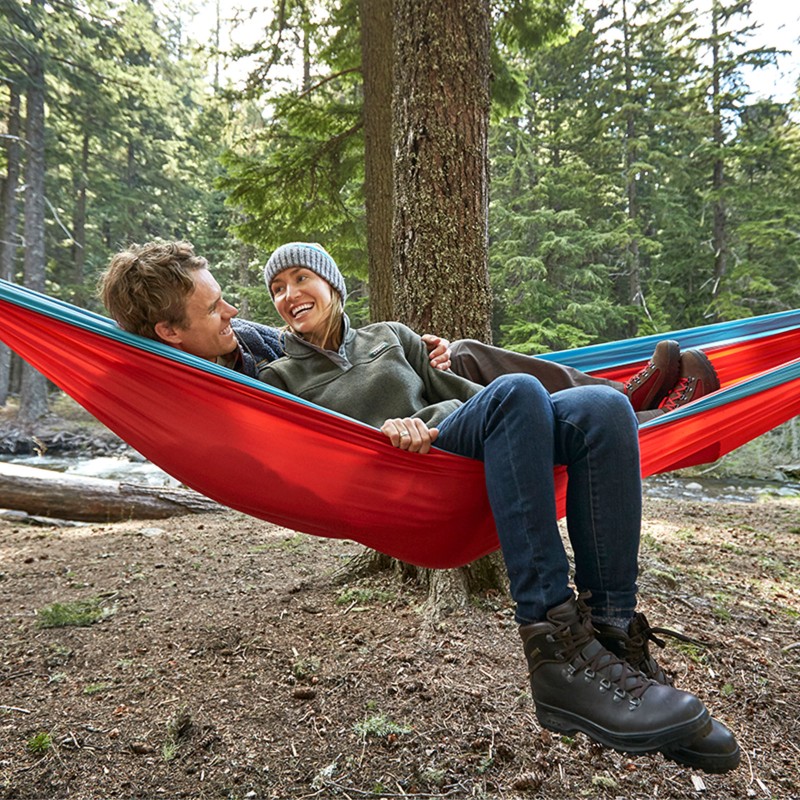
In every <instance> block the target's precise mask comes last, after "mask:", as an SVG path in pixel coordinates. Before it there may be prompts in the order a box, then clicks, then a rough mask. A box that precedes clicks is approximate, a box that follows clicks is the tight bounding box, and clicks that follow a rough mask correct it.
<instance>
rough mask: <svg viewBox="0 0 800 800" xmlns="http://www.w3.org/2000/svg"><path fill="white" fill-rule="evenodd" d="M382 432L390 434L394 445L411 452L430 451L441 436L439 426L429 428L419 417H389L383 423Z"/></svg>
mask: <svg viewBox="0 0 800 800" xmlns="http://www.w3.org/2000/svg"><path fill="white" fill-rule="evenodd" d="M381 433H383V434H384V436H388V437H389V440H390V441H391V443H392V447H397V448H399V449H400V450H407V451H408V452H409V453H428V452H430V449H431V446H432V445H433V443H434V442H435V441H436V438H437V437H438V436H439V429H438V428H429V427H427V426H426V425H425V423H424V422H423V421H422V420H421V419H419V418H418V417H406V418H405V419H387V420H386V422H384V423H383V425H381Z"/></svg>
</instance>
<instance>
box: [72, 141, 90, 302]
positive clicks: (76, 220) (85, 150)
mask: <svg viewBox="0 0 800 800" xmlns="http://www.w3.org/2000/svg"><path fill="white" fill-rule="evenodd" d="M90 140H91V134H90V133H89V131H88V130H85V131H84V132H83V142H82V144H81V161H80V166H79V167H78V175H77V179H76V180H75V211H74V213H73V215H72V282H73V283H74V284H75V287H76V297H75V300H76V302H77V303H78V304H79V305H82V304H83V301H84V300H85V297H84V294H83V280H84V277H85V276H84V269H85V266H86V190H87V184H88V178H87V176H88V174H89V143H90Z"/></svg>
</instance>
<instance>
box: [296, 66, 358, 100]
mask: <svg viewBox="0 0 800 800" xmlns="http://www.w3.org/2000/svg"><path fill="white" fill-rule="evenodd" d="M351 72H361V67H350V68H349V69H342V70H339V72H334V73H333V75H328V76H327V77H326V78H323V79H322V80H321V81H318V82H317V83H315V84H314V85H313V86H309V87H308V89H306V90H305V91H303V92H300V94H298V95H297V97H295V98H294V100H295V101H297V100H302V99H303V98H304V97H306V96H307V95H309V94H311V93H312V92H315V91H316V90H317V89H319V88H321V87H322V86H324V85H325V84H326V83H330V82H331V81H333V80H336V78H341V77H342V75H349V74H350V73H351Z"/></svg>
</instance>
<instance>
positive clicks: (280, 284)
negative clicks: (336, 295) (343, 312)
mask: <svg viewBox="0 0 800 800" xmlns="http://www.w3.org/2000/svg"><path fill="white" fill-rule="evenodd" d="M269 290H270V292H271V293H272V302H273V303H275V308H276V310H277V312H278V313H279V314H280V315H281V319H283V321H284V322H285V323H286V324H287V325H288V326H289V327H290V328H291V329H292V330H293V331H294V332H295V333H299V334H301V335H302V336H303V338H305V339H307V340H308V341H310V342H314V343H315V344H320V342H319V341H317V340H319V339H321V338H322V337H324V335H325V330H326V327H327V323H328V317H329V316H330V312H331V300H332V299H333V289H332V288H331V285H330V284H329V283H328V281H326V280H325V279H324V278H321V277H320V276H319V275H317V273H316V272H312V271H311V270H310V269H306V268H305V267H289V269H285V270H283V272H279V273H278V274H277V275H276V276H275V277H274V278H273V279H272V283H271V284H270V286H269Z"/></svg>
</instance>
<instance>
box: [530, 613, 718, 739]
mask: <svg viewBox="0 0 800 800" xmlns="http://www.w3.org/2000/svg"><path fill="white" fill-rule="evenodd" d="M519 631H520V636H521V637H522V641H523V644H524V647H525V656H526V658H527V659H528V668H529V670H530V679H531V691H532V693H533V699H534V702H535V705H536V716H537V718H538V720H539V722H540V723H541V724H542V725H543V726H544V727H545V728H549V729H550V730H554V731H558V732H560V733H574V732H576V731H582V732H583V733H585V734H586V735H587V736H590V737H591V738H593V739H595V740H596V741H598V742H600V743H601V744H604V745H606V747H611V748H613V749H615V750H619V751H621V752H627V753H647V752H651V751H654V750H661V749H662V748H664V747H667V746H668V745H673V744H681V745H683V744H686V743H687V742H689V741H691V740H692V739H693V738H694V737H695V736H696V734H697V733H698V732H699V731H701V730H703V729H705V728H706V727H708V723H709V719H710V717H709V714H708V711H707V710H706V708H705V706H704V705H703V704H702V703H701V702H700V700H698V699H697V698H696V697H694V695H691V694H689V693H688V692H682V691H679V690H678V689H675V688H674V687H672V686H667V685H665V684H660V683H657V682H656V681H653V680H651V679H649V678H646V677H645V676H644V675H643V674H642V673H640V672H638V671H636V670H634V669H632V668H631V667H630V666H628V664H626V663H625V662H624V661H623V660H621V659H619V658H617V657H616V656H615V655H613V653H611V652H609V651H608V650H607V649H606V648H605V647H603V645H601V644H600V642H599V641H598V640H597V639H596V638H595V635H594V630H593V628H592V623H591V620H590V617H589V614H588V613H587V611H585V610H584V609H579V608H578V603H577V600H576V599H575V598H571V599H569V600H567V601H566V602H565V603H562V604H561V605H559V606H556V607H555V608H552V609H550V611H548V612H547V619H546V620H545V621H544V622H534V623H531V624H529V625H522V626H520V629H519Z"/></svg>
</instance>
